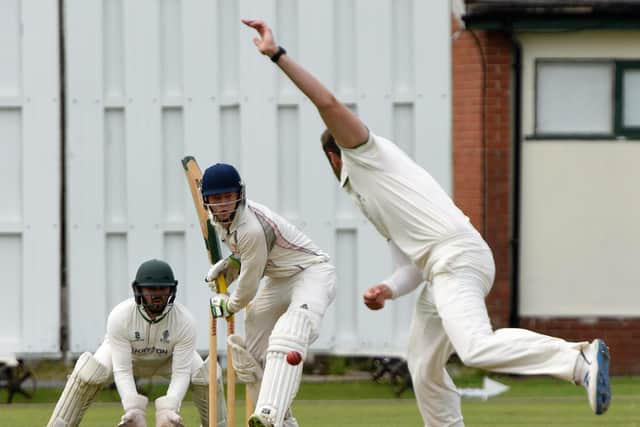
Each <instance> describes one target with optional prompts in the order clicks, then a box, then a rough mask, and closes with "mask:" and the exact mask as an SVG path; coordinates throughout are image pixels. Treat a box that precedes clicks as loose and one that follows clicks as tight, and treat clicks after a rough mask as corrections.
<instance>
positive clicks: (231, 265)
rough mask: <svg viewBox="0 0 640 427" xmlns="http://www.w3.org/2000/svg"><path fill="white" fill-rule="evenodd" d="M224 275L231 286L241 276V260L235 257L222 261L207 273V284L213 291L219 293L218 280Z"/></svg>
mask: <svg viewBox="0 0 640 427" xmlns="http://www.w3.org/2000/svg"><path fill="white" fill-rule="evenodd" d="M221 274H222V275H224V278H225V280H226V282H227V284H231V283H232V282H233V281H234V280H236V279H237V278H238V276H239V275H240V260H239V259H238V258H236V257H234V256H233V255H230V256H228V257H226V258H225V259H221V260H220V261H218V262H216V263H215V264H214V265H213V266H212V267H211V268H210V269H209V272H208V273H207V276H206V277H205V279H204V280H205V282H207V284H208V285H209V287H210V288H211V290H212V291H214V292H218V286H217V283H216V279H217V278H218V276H220V275H221Z"/></svg>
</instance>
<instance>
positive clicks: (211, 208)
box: [200, 163, 246, 226]
mask: <svg viewBox="0 0 640 427" xmlns="http://www.w3.org/2000/svg"><path fill="white" fill-rule="evenodd" d="M222 193H237V194H238V198H237V200H236V201H235V202H236V205H235V208H234V210H233V213H232V214H231V216H230V217H228V218H225V219H222V217H221V216H220V214H219V213H218V214H217V213H216V205H219V204H217V203H209V202H208V201H207V197H208V196H213V195H216V194H222ZM200 194H201V195H202V201H203V203H204V204H205V206H206V207H207V211H208V214H209V219H210V220H211V221H212V222H214V223H217V224H220V225H225V226H229V225H230V224H231V223H232V222H233V221H234V219H236V218H238V217H239V216H240V215H241V214H242V211H243V210H244V205H245V203H246V196H245V191H244V183H243V182H242V178H240V174H239V173H238V171H237V170H236V168H235V167H233V166H232V165H229V164H227V163H216V164H215V165H213V166H209V167H208V168H207V169H206V170H205V171H204V175H203V176H202V181H201V182H200Z"/></svg>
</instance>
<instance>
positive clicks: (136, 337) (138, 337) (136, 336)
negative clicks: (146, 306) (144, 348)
mask: <svg viewBox="0 0 640 427" xmlns="http://www.w3.org/2000/svg"><path fill="white" fill-rule="evenodd" d="M133 341H136V342H137V341H144V338H142V334H141V333H140V332H139V331H135V332H134V333H133Z"/></svg>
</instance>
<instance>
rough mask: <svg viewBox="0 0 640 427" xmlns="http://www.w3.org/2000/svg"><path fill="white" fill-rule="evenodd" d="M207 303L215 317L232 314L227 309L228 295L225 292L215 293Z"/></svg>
mask: <svg viewBox="0 0 640 427" xmlns="http://www.w3.org/2000/svg"><path fill="white" fill-rule="evenodd" d="M209 303H210V305H211V314H212V315H213V317H214V318H215V319H218V318H220V317H229V316H231V315H232V314H233V313H232V312H231V310H229V295H227V294H216V295H214V296H212V297H211V301H209Z"/></svg>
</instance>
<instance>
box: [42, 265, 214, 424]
mask: <svg viewBox="0 0 640 427" xmlns="http://www.w3.org/2000/svg"><path fill="white" fill-rule="evenodd" d="M131 287H132V289H133V295H134V297H133V298H130V299H127V300H125V301H123V302H121V303H120V304H118V305H117V306H116V307H115V308H114V309H113V310H112V311H111V313H110V314H109V318H108V320H107V334H106V337H105V339H104V342H103V343H102V344H101V345H100V347H98V350H97V351H96V352H95V353H94V354H91V353H89V352H87V353H83V354H82V355H81V356H80V358H79V359H78V361H77V363H76V365H75V367H74V369H73V372H72V373H71V375H70V376H69V379H68V380H67V384H66V385H65V388H64V390H63V391H62V395H61V396H60V398H59V399H58V403H57V404H56V407H55V409H54V410H53V414H52V415H51V419H50V420H49V423H48V424H47V426H48V427H75V426H78V425H79V424H80V421H81V420H82V416H83V415H84V413H85V411H86V409H87V408H88V407H89V405H90V404H91V402H92V401H93V400H94V398H95V396H96V394H97V393H98V391H99V390H100V388H101V387H102V386H103V385H104V384H106V383H108V382H109V381H110V379H111V377H112V376H113V379H114V381H115V384H116V387H117V389H118V394H119V395H120V399H121V401H122V407H123V409H124V415H123V416H122V418H121V419H120V423H119V424H118V427H146V425H147V421H146V414H147V404H148V399H147V398H146V397H145V396H143V395H141V394H139V393H138V391H137V390H136V383H135V380H134V377H135V378H141V377H149V378H150V377H152V376H163V377H166V378H168V379H170V383H169V387H168V389H167V394H166V395H164V396H162V397H159V398H157V399H156V400H155V409H156V426H157V427H181V426H183V425H184V423H183V421H182V417H181V416H180V406H181V404H182V399H183V398H184V396H185V393H186V392H187V389H188V388H189V385H191V394H192V397H193V402H194V404H195V406H196V408H197V409H198V413H199V415H200V422H201V423H202V426H205V427H206V426H208V425H209V424H208V419H209V392H208V390H209V373H208V370H209V362H208V360H207V361H204V362H203V360H202V358H201V357H200V355H199V354H198V353H197V352H196V351H195V341H196V324H195V320H194V318H193V316H192V315H191V313H190V312H189V311H188V310H187V308H186V307H185V306H183V305H182V304H179V303H176V302H174V301H175V298H176V289H177V287H178V282H177V281H176V280H175V279H174V276H173V271H172V270H171V267H170V266H169V264H167V263H166V262H164V261H160V260H157V259H152V260H149V261H146V262H144V263H142V264H141V265H140V267H139V268H138V272H137V274H136V278H135V280H134V281H133V283H132V285H131ZM216 369H218V370H220V367H219V366H217V364H216ZM218 378H219V379H220V378H221V376H220V375H218ZM217 408H218V423H217V424H218V427H226V424H227V423H226V405H225V402H224V393H223V390H222V382H221V380H219V381H218V402H217Z"/></svg>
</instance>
